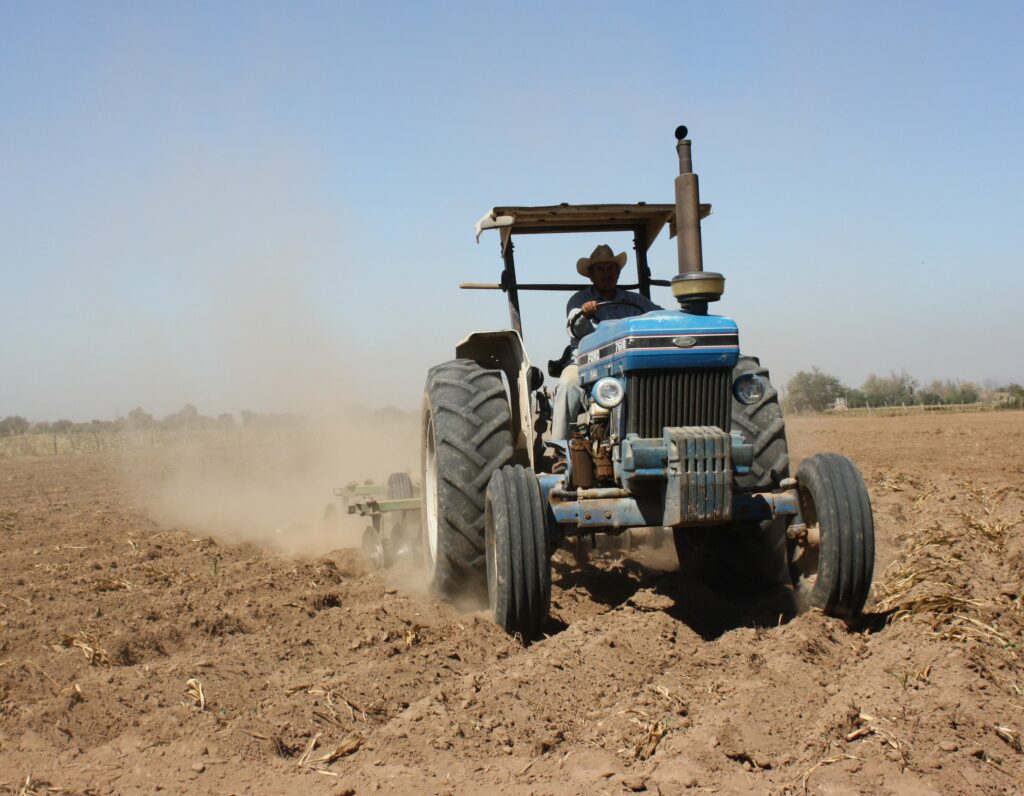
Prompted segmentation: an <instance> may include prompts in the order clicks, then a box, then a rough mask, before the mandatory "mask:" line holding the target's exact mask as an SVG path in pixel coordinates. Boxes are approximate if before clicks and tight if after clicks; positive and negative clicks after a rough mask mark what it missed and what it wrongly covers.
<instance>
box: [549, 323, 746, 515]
mask: <svg viewBox="0 0 1024 796" xmlns="http://www.w3.org/2000/svg"><path fill="white" fill-rule="evenodd" d="M738 359H739V339H738V331H737V328H736V324H735V322H733V321H732V320H731V319H729V318H724V317H720V316H714V315H695V314H691V313H687V312H678V311H658V312H650V313H647V314H646V315H641V316H635V317H631V318H623V319H619V320H612V321H605V322H603V323H601V324H600V325H599V326H598V328H597V329H596V330H595V331H594V332H593V333H591V334H590V335H588V336H587V337H585V338H584V339H583V340H582V341H581V342H580V348H579V353H578V355H577V357H576V364H577V366H578V367H579V376H580V384H581V385H582V387H583V389H584V390H585V392H586V393H587V394H588V396H589V402H590V404H589V411H588V421H587V424H586V426H585V427H583V428H581V429H579V430H578V431H576V432H575V433H574V435H573V438H572V439H571V440H569V446H568V447H569V456H568V460H569V461H568V468H567V484H568V486H569V488H571V489H601V490H611V489H616V488H618V489H621V490H625V491H627V492H628V493H629V495H631V496H632V497H634V498H635V499H636V501H637V503H638V505H639V507H640V509H641V511H642V513H644V514H645V516H648V517H649V518H650V519H657V521H658V524H663V525H675V526H679V525H689V524H697V523H702V524H704V523H709V522H711V523H715V522H726V521H728V520H729V519H730V518H731V512H732V504H733V500H732V498H733V488H732V487H733V478H734V475H735V474H736V473H742V472H744V471H745V470H746V469H747V466H749V464H750V461H751V458H752V448H751V446H750V444H748V441H747V440H745V439H744V438H743V436H742V435H741V434H740V433H739V432H736V433H731V428H730V426H731V416H732V406H733V401H734V396H735V400H741V401H744V402H746V401H753V402H756V401H758V400H760V398H761V395H763V385H762V384H759V382H758V380H757V379H756V378H750V377H742V376H741V377H740V378H739V379H737V380H736V381H735V382H734V378H733V368H734V366H735V365H736V363H737V361H738ZM748 382H749V383H748ZM759 388H760V390H761V393H760V394H758V390H759ZM654 515H658V516H654Z"/></svg>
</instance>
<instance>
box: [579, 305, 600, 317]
mask: <svg viewBox="0 0 1024 796" xmlns="http://www.w3.org/2000/svg"><path fill="white" fill-rule="evenodd" d="M580 311H581V312H582V313H583V317H585V318H593V317H594V313H595V312H597V302H596V301H587V302H585V303H584V304H583V306H582V307H580Z"/></svg>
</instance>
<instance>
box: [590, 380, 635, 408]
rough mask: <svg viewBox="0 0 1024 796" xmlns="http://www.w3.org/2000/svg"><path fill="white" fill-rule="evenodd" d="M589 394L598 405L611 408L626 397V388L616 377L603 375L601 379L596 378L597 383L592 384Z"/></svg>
mask: <svg viewBox="0 0 1024 796" xmlns="http://www.w3.org/2000/svg"><path fill="white" fill-rule="evenodd" d="M590 394H591V396H593V398H594V401H596V402H597V405H598V406H600V407H603V408H604V409H612V408H614V407H616V406H618V405H619V404H621V403H622V399H623V398H625V397H626V388H625V387H623V386H622V382H621V381H619V380H618V379H615V378H612V377H611V376H605V377H604V378H603V379H598V380H597V384H595V385H594V389H592V390H591V391H590Z"/></svg>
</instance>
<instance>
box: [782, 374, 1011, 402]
mask: <svg viewBox="0 0 1024 796" xmlns="http://www.w3.org/2000/svg"><path fill="white" fill-rule="evenodd" d="M844 400H845V401H846V405H847V406H848V407H850V408H851V409H855V408H857V407H863V406H871V407H882V406H910V405H912V404H925V405H928V406H942V405H953V404H973V403H978V402H981V401H983V402H986V403H990V404H993V405H995V406H998V407H1004V408H1008V409H1011V408H1024V387H1022V386H1021V385H1020V384H1008V385H1005V386H996V385H995V384H986V385H984V386H980V385H977V384H975V383H974V382H970V381H960V380H957V379H936V380H935V381H932V382H930V383H929V384H927V385H925V386H923V387H922V386H920V384H919V383H918V381H917V379H915V378H914V377H913V376H911V375H910V374H909V373H907V372H906V371H905V370H901V371H899V372H896V371H892V372H891V373H889V375H888V376H878V375H875V374H871V375H870V376H868V377H867V378H866V379H865V380H864V383H863V384H862V385H861V386H860V387H848V386H847V385H845V384H843V382H842V381H840V380H839V379H838V378H837V377H836V376H833V375H832V374H831V373H825V372H824V371H823V370H821V369H819V368H817V367H813V368H811V369H810V370H801V371H800V372H798V373H797V374H795V375H794V376H793V377H792V378H791V379H790V380H789V381H788V382H786V390H785V398H784V399H783V404H784V406H785V408H787V409H789V410H792V411H797V412H822V411H824V410H826V409H831V408H833V407H835V406H836V403H837V401H838V402H841V401H844Z"/></svg>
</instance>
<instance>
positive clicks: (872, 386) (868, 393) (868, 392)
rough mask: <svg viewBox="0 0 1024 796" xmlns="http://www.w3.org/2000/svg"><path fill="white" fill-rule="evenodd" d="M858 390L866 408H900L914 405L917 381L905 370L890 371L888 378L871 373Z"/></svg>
mask: <svg viewBox="0 0 1024 796" xmlns="http://www.w3.org/2000/svg"><path fill="white" fill-rule="evenodd" d="M860 389H861V392H862V393H864V400H865V401H866V402H867V404H868V406H901V405H903V404H912V403H914V392H915V390H917V379H915V378H913V377H912V376H911V375H910V374H909V373H907V372H906V371H905V370H901V371H900V372H899V373H897V372H896V371H890V373H889V375H888V376H876V375H875V374H874V373H872V374H871V375H870V376H868V377H867V379H865V381H864V384H862V385H861V388H860Z"/></svg>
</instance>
